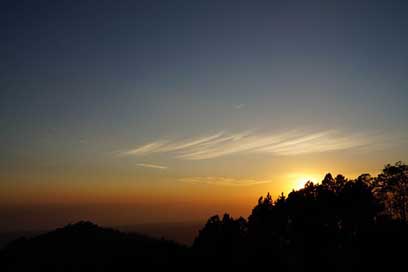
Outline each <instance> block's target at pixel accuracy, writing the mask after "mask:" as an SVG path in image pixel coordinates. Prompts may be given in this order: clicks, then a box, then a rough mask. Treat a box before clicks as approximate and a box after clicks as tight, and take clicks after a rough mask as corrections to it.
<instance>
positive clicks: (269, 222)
mask: <svg viewBox="0 0 408 272" xmlns="http://www.w3.org/2000/svg"><path fill="white" fill-rule="evenodd" d="M407 209H408V166H407V165H405V164H403V163H402V162H397V163H396V164H394V165H386V166H385V167H384V169H383V171H382V173H380V174H379V175H378V176H377V177H371V176H370V175H369V174H362V175H360V176H359V177H358V178H356V179H354V180H349V179H347V178H346V177H344V176H343V175H337V176H335V177H333V176H332V175H331V174H327V175H326V176H325V177H324V179H323V180H322V182H321V183H317V184H314V183H313V182H307V183H306V184H305V186H304V188H302V189H300V190H297V191H292V192H291V193H290V194H288V196H287V197H286V196H285V195H283V194H282V195H280V196H279V197H278V198H277V199H276V200H272V197H271V195H270V194H269V193H268V194H267V195H266V196H265V197H260V198H259V200H258V203H257V205H256V206H255V207H254V208H253V210H252V213H251V214H250V216H249V217H248V219H245V218H242V217H240V218H238V219H234V218H232V217H231V216H230V215H229V214H224V215H223V216H219V215H214V216H212V217H211V218H209V219H208V221H207V223H206V224H205V225H204V226H203V228H202V229H201V230H200V231H199V233H198V235H197V237H196V238H195V240H194V243H193V245H192V246H191V247H185V246H181V245H179V244H177V243H175V242H171V241H166V240H164V239H161V240H160V239H153V238H150V237H147V236H144V235H139V234H130V233H123V232H120V231H117V230H113V229H108V228H101V227H99V226H97V225H95V224H93V223H91V222H79V223H77V224H73V225H67V226H66V227H64V228H61V229H57V230H55V231H52V232H49V233H47V234H43V235H40V236H37V237H35V238H31V239H24V238H21V239H19V240H16V241H14V242H13V243H11V244H9V245H8V246H7V247H6V248H5V249H4V250H3V251H2V252H1V253H0V264H1V267H0V269H1V271H27V270H33V269H34V270H39V271H84V270H86V271H89V270H92V271H122V270H132V269H136V270H137V269H141V268H142V267H148V268H149V269H151V268H152V267H158V266H162V265H166V267H173V268H177V269H181V268H188V269H189V270H197V269H200V268H204V267H208V268H209V269H215V268H220V266H223V267H230V268H231V267H234V266H235V267H237V266H239V267H241V268H242V267H246V268H249V269H252V268H254V267H258V266H262V267H264V268H270V269H273V270H277V271H370V270H371V271H389V270H392V269H401V268H404V267H406V266H407V265H406V260H405V256H406V246H407V244H408V225H407V215H406V214H407Z"/></svg>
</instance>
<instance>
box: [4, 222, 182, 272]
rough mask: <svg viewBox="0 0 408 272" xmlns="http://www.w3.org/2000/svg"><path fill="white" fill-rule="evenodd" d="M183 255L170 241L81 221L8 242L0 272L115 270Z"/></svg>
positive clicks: (176, 259) (164, 262) (166, 262)
mask: <svg viewBox="0 0 408 272" xmlns="http://www.w3.org/2000/svg"><path fill="white" fill-rule="evenodd" d="M186 254H187V249H186V247H184V246H181V245H179V244H177V243H175V242H172V241H167V240H162V239H154V238H150V237H148V236H145V235H141V234H135V233H132V234H128V233H124V232H120V231H117V230H114V229H110V228H102V227H99V226H97V225H95V224H93V223H91V222H83V221H82V222H78V223H76V224H71V225H67V226H65V227H63V228H60V229H57V230H55V231H52V232H49V233H46V234H42V235H39V236H37V237H34V238H28V239H27V238H20V239H18V240H15V241H14V242H12V243H10V244H9V245H8V246H7V247H6V248H5V249H3V250H2V251H1V252H0V271H84V270H88V271H89V269H91V270H93V271H117V270H118V269H119V270H122V269H123V270H124V269H136V268H139V267H141V266H145V265H149V266H157V265H172V264H176V263H178V262H180V261H181V260H182V259H183V258H184V257H185V256H186Z"/></svg>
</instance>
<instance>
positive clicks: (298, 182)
mask: <svg viewBox="0 0 408 272" xmlns="http://www.w3.org/2000/svg"><path fill="white" fill-rule="evenodd" d="M319 179H320V175H318V174H310V173H292V174H289V175H288V185H289V188H288V189H289V190H290V191H292V190H300V189H302V188H304V186H305V184H306V183H307V182H308V181H312V182H313V183H317V182H318V181H319Z"/></svg>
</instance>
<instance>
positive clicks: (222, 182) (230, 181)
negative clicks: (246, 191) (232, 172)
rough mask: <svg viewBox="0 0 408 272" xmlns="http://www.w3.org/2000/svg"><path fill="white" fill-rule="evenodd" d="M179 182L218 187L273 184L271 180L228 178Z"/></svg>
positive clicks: (206, 178) (199, 178)
mask: <svg viewBox="0 0 408 272" xmlns="http://www.w3.org/2000/svg"><path fill="white" fill-rule="evenodd" d="M179 181H180V182H184V183H190V184H205V185H218V186H252V185H258V184H265V183H271V181H270V180H256V179H236V178H228V177H185V178H180V179H179Z"/></svg>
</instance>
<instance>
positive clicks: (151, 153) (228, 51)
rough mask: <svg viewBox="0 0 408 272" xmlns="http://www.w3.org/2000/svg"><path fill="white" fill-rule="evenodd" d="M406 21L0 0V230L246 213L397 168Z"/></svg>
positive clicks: (402, 17)
mask: <svg viewBox="0 0 408 272" xmlns="http://www.w3.org/2000/svg"><path fill="white" fill-rule="evenodd" d="M356 2H358V3H356ZM407 12H408V5H407V3H406V1H177V0H176V1H2V3H1V4H0V34H1V36H0V37H1V39H0V60H1V61H0V131H1V134H0V136H1V141H0V206H1V208H0V215H1V217H2V218H4V219H5V220H2V222H1V223H0V229H15V228H17V227H18V228H23V229H27V228H44V227H51V226H55V225H61V224H65V223H67V221H75V220H79V219H90V220H94V221H96V222H99V223H101V224H108V225H126V224H135V223H149V222H170V221H172V222H173V221H195V220H205V219H206V218H207V217H209V216H211V215H213V214H215V213H223V212H229V213H231V214H232V215H233V216H240V215H242V216H247V215H248V214H249V212H250V211H251V209H252V207H253V206H254V205H255V204H256V201H257V199H258V197H259V196H261V195H265V194H266V193H267V192H271V194H272V195H273V196H277V195H278V194H280V193H281V192H283V193H285V194H287V193H289V192H290V191H291V190H292V189H298V188H300V187H301V186H302V185H303V184H304V183H305V182H306V181H307V180H309V179H310V180H313V181H315V182H319V181H320V180H321V179H322V178H323V176H324V174H325V173H328V172H331V173H333V174H334V175H335V174H338V173H341V174H344V175H345V176H346V177H348V178H355V177H357V176H358V175H359V174H361V173H371V174H372V175H376V174H378V172H380V171H381V169H382V168H383V166H384V165H385V164H387V163H394V162H396V161H400V160H401V161H405V162H406V161H407V159H408V158H407V154H408V153H407V151H408V148H407V143H408V122H407V120H406V119H407V116H408V108H407V106H406V104H407V101H408V83H407V72H408V51H407V50H406V48H408V17H407V16H406V14H407Z"/></svg>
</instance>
